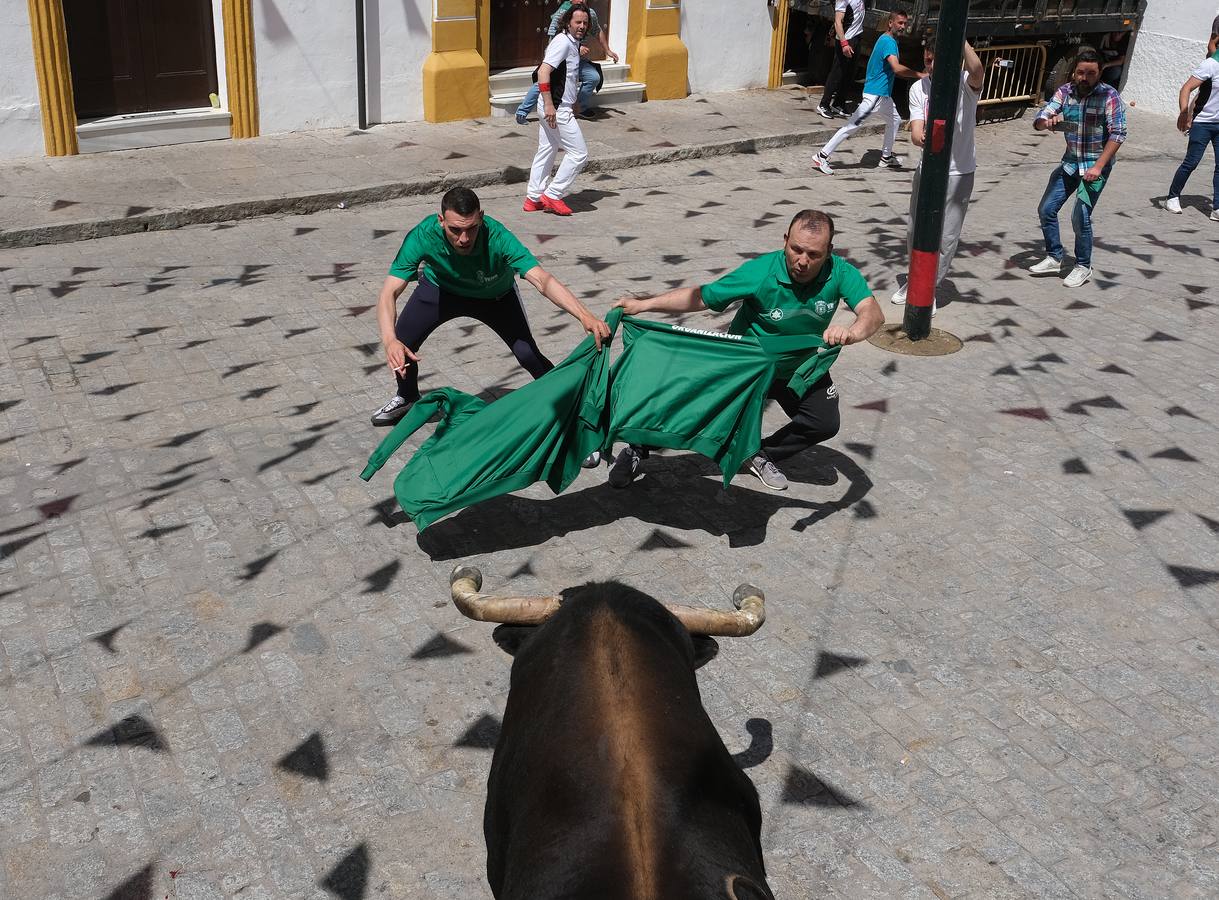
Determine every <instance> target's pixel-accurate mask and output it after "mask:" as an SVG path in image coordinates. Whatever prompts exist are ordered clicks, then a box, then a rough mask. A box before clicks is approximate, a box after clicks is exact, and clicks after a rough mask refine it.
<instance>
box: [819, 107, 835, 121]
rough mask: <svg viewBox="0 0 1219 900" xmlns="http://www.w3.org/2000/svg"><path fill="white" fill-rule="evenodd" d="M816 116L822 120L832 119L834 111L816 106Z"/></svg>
mask: <svg viewBox="0 0 1219 900" xmlns="http://www.w3.org/2000/svg"><path fill="white" fill-rule="evenodd" d="M817 115H819V116H821V118H823V119H832V118H834V111H833V110H832V109H828V108H826V107H824V106H818V107H817Z"/></svg>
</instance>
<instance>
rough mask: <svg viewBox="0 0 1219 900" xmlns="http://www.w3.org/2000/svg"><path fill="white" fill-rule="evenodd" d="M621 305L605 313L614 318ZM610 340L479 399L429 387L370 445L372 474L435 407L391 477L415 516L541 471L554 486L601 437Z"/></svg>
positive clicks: (421, 522) (445, 509)
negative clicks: (422, 435)
mask: <svg viewBox="0 0 1219 900" xmlns="http://www.w3.org/2000/svg"><path fill="white" fill-rule="evenodd" d="M621 315H622V311H621V310H614V311H613V312H611V313H610V315H609V316H607V317H606V320H607V321H608V322H609V324H610V328H611V329H615V328H617V325H618V320H619V318H621ZM608 386H609V350H608V348H607V349H604V350H602V351H598V350H597V345H596V342H595V341H594V339H593V337H592V336H591V335H590V336H589V337H586V338H585V339H584V340H583V341H581V343H580V344H579V346H577V347H576V349H575V350H574V351H572V353H571V355H570V356H568V357H567V359H565V360H563V362H561V363H559V365H557V366H555V367H554V368H553V369H551V370H550V371H549V372H547V373H546V374H545V375H543V376H542V377H541V378H538V379H536V380H534V381H532V382H530V383H529V384H527V385H525V386H524V387H521V388H518V389H517V390H515V391H513V392H512V393H510V394H508V395H506V396H504V397H501V398H499V399H498V400H496V401H495V402H494V403H485V404H484V403H483V401H481V400H479V399H478V398H477V397H471V396H470V395H469V394H463V393H462V392H461V391H457V390H454V389H452V388H443V389H441V390H439V391H431V392H429V393H428V394H426V395H424V396H423V397H421V398H419V400H418V401H417V402H416V404H415V406H416V407H418V406H419V405H420V404H423V405H424V409H423V410H421V411H420V412H419V413H418V414H417V415H416V414H415V409H414V408H412V409H411V411H410V412H408V413H407V415H406V416H404V417H403V419H402V420H401V421H400V422H399V423H398V424H397V425H396V426H394V429H393V430H392V431H391V432H390V433H389V434H388V435H387V436H386V437H385V439H384V440H383V441H382V442H381V444H380V445H379V446H378V447H377V449H376V450H375V451H373V454H372V456H371V457H370V458H369V460H368V465H367V466H365V467H364V471H363V472H361V473H360V478H362V479H363V480H364V481H368V480H369V479H370V478H372V476H373V475H374V474H376V472H377V470H378V469H380V468H381V466H382V465H384V464H385V461H386V460H387V459H389V457H390V456H391V455H392V454H393V453H394V451H395V450H397V449H398V448H399V447H400V446H402V443H403V442H404V441H405V440H406V439H407V438H408V437H410V436H411V434H413V433H414V432H415V430H417V429H418V428H419V427H420V426H421V425H422V424H423V423H424V422H426V421H427V420H428V419H429V418H430V417H431V416H432V415H434V414H436V413H440V415H441V419H440V422H439V423H438V424H437V426H436V432H435V433H434V434H433V435H432V436H431V437H430V438H429V439H428V440H427V441H425V442H424V443H423V445H422V446H421V447H420V448H419V449H418V450H416V451H415V453H414V455H413V456H411V458H410V461H409V462H407V464H406V465H405V466H404V467H403V468H402V471H401V472H399V473H398V476H397V477H396V478H395V479H394V494H395V495H396V496H397V498H398V503H399V504H400V505H401V506H402V509H403V510H404V511H405V512H406V514H407V515H409V516H410V517H411V518H412V519H413V520H414V522H415V524H416V525H417V526H418V528H419V530H420V531H422V530H423V529H425V528H427V527H428V526H429V525H430V524H432V523H433V522H435V521H436V520H437V519H440V518H443V517H444V516H447V515H448V514H449V513H452V512H456V511H457V510H459V509H462V508H464V507H466V506H470V505H472V504H474V503H480V502H482V501H483V500H490V499H491V498H492V497H498V496H500V495H501V494H509V493H511V492H512V491H519V490H520V489H522V488H525V487H528V486H529V485H531V484H533V483H534V482H537V481H545V482H546V483H547V484H548V485H549V486H550V489H551V490H552V491H554V492H555V493H556V494H558V493H560V492H562V491H563V490H564V489H565V488H566V487H567V486H568V485H569V484H571V483H572V482H573V481H574V480H575V479H576V476H577V475H579V474H580V463H581V462H582V461H583V460H584V458H585V457H586V456H588V455H589V454H590V453H592V452H593V451H594V450H597V449H599V448H600V447H601V446H602V445H603V444H604V442H605V441H604V436H605V421H604V410H605V397H606V392H607V389H608Z"/></svg>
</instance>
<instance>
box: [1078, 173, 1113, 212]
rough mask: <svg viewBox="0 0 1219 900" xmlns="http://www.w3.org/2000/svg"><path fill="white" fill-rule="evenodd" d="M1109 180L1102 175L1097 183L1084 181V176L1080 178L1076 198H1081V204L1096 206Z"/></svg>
mask: <svg viewBox="0 0 1219 900" xmlns="http://www.w3.org/2000/svg"><path fill="white" fill-rule="evenodd" d="M1107 180H1108V179H1107V178H1106V177H1105V176H1104V175H1102V176H1101V177H1100V178H1098V179H1096V181H1092V182H1087V181H1084V177H1083V175H1080V176H1079V185H1078V186H1077V187H1076V188H1075V196H1077V197H1078V198H1079V202H1080V203H1084V204H1086V205H1087V206H1089V207H1091V206H1095V205H1096V201H1097V199H1098V198H1099V197H1100V192H1101V191H1103V190H1104V189H1105V182H1106V181H1107Z"/></svg>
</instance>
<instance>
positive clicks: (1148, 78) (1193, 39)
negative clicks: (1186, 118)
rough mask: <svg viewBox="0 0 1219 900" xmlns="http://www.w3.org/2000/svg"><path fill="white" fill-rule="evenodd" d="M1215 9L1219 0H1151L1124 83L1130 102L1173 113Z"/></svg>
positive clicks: (1217, 11)
mask: <svg viewBox="0 0 1219 900" xmlns="http://www.w3.org/2000/svg"><path fill="white" fill-rule="evenodd" d="M1216 15H1219V2H1216V0H1148V2H1147V13H1146V15H1145V16H1144V17H1143V27H1142V28H1140V29H1139V32H1138V34H1137V35H1136V36H1135V38H1134V40H1133V42H1132V50H1131V54H1130V65H1129V71H1128V73H1127V75H1126V83H1125V85H1124V87H1123V89H1122V96H1123V97H1125V98H1126V100H1127V102H1129V101H1134V102H1136V103H1137V104H1138V106H1139V108H1140V109H1146V110H1148V111H1150V112H1154V113H1160V114H1162V115H1168V116H1173V117H1175V116H1176V115H1177V111H1178V104H1177V95H1178V93H1179V92H1180V90H1181V85H1182V84H1184V83H1185V80H1186V79H1187V78H1188V77H1189V75H1190V73H1191V72H1193V70H1194V69H1195V68H1196V67H1197V65H1198V63H1199V62H1201V61H1202V59H1203V58H1204V57H1205V56H1206V42H1207V40H1208V39H1209V37H1210V32H1211V23H1212V22H1213V21H1214V19H1215V16H1216Z"/></svg>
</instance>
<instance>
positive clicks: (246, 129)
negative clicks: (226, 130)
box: [221, 0, 258, 138]
mask: <svg viewBox="0 0 1219 900" xmlns="http://www.w3.org/2000/svg"><path fill="white" fill-rule="evenodd" d="M221 14H222V16H223V19H224V73H225V80H226V82H227V83H228V95H229V114H230V115H231V116H232V117H233V124H232V135H233V137H235V138H252V137H258V78H257V70H256V68H255V65H254V12H253V10H252V9H251V0H223V5H222V7H221Z"/></svg>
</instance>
